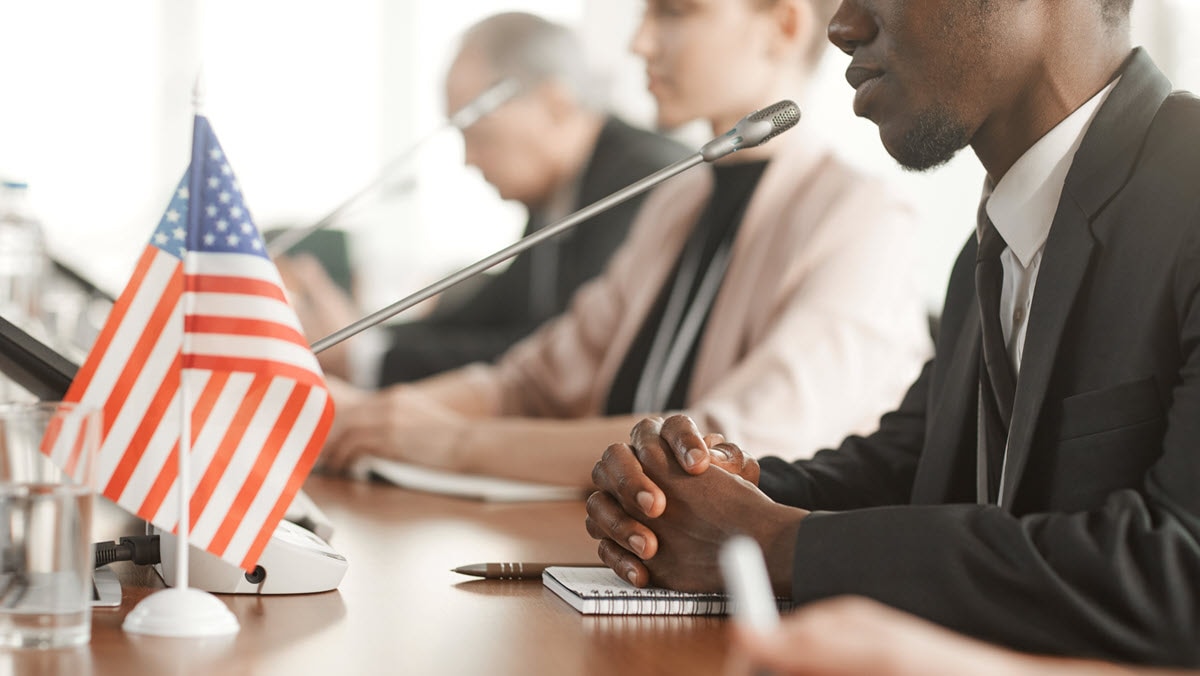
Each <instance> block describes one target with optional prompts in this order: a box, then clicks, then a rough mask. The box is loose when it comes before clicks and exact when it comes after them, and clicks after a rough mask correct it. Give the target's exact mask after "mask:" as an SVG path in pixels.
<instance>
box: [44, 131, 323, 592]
mask: <svg viewBox="0 0 1200 676" xmlns="http://www.w3.org/2000/svg"><path fill="white" fill-rule="evenodd" d="M181 385H182V387H181ZM66 399H67V400H68V401H83V402H85V403H89V404H92V405H95V406H97V407H100V408H102V410H103V425H104V430H103V441H102V444H101V448H100V452H99V453H98V455H97V458H96V462H95V468H94V471H95V477H96V478H95V480H96V482H97V483H96V485H97V487H99V488H101V490H102V492H103V494H104V495H105V496H106V497H108V498H109V499H111V500H113V501H114V502H116V503H117V504H119V505H121V506H123V507H125V508H126V509H128V510H129V511H131V512H133V513H135V514H137V515H138V516H139V517H141V518H144V519H147V520H149V521H151V522H152V523H154V524H155V525H157V526H159V527H160V528H163V529H165V530H169V531H176V529H177V526H178V523H179V516H180V513H179V496H178V490H179V486H178V485H177V483H178V482H176V480H175V479H176V476H177V474H178V467H177V465H178V456H177V452H178V451H179V448H180V444H179V440H180V438H181V437H182V434H183V430H184V425H183V423H184V420H183V418H182V415H181V411H182V410H183V408H182V407H186V410H187V413H188V423H189V424H188V427H189V428H190V435H189V437H190V442H191V443H190V454H189V458H190V462H189V465H188V467H189V469H188V473H189V474H190V481H189V483H190V484H191V485H190V486H188V490H189V492H190V494H191V498H190V507H189V509H188V515H189V523H190V524H191V527H190V536H189V541H190V543H191V544H192V545H194V546H197V547H201V548H203V549H206V550H207V551H209V552H211V553H213V554H216V555H217V556H220V557H222V558H224V559H225V560H227V561H230V562H231V563H234V564H235V565H238V566H240V567H241V568H243V569H245V570H247V571H249V570H253V569H254V566H255V564H256V562H257V560H258V557H259V555H260V554H261V553H262V550H263V548H264V547H265V546H266V544H267V541H268V540H269V539H270V537H271V534H272V533H273V532H274V529H275V526H276V525H277V524H278V523H279V520H280V519H281V518H282V517H283V514H284V512H285V511H286V509H287V507H288V506H289V505H290V504H291V501H292V498H293V497H294V496H295V494H296V492H297V491H298V490H299V489H300V486H301V484H302V483H303V482H304V479H305V477H307V476H308V472H309V470H310V469H311V468H312V465H313V463H314V461H315V460H316V457H317V454H318V453H319V452H320V449H321V445H322V444H323V443H324V441H325V437H326V435H327V434H328V433H329V426H330V424H331V423H332V421H333V402H332V400H331V399H330V396H329V392H328V390H327V389H326V386H325V380H324V377H323V375H322V373H321V369H320V367H319V366H318V365H317V360H316V357H315V356H314V355H313V353H312V352H311V351H310V350H309V348H308V345H307V343H306V342H305V340H304V336H303V333H302V332H301V330H300V325H299V321H298V320H297V319H296V315H295V313H294V312H293V311H292V309H291V307H290V306H289V305H288V302H287V299H286V298H285V296H284V292H283V284H282V282H281V280H280V277H279V272H278V270H277V269H276V268H275V265H274V264H273V263H272V262H271V260H270V258H268V257H267V255H266V247H265V246H264V244H263V240H262V238H261V237H260V236H259V233H258V229H257V228H256V227H255V225H254V222H253V221H252V220H251V218H250V213H249V212H248V211H247V210H246V206H245V204H244V203H243V201H242V194H241V189H240V187H239V186H238V182H237V179H236V178H235V177H234V175H233V170H232V169H230V167H229V163H228V161H227V160H226V158H225V153H224V151H223V150H222V149H221V146H220V144H219V143H218V142H217V139H216V136H215V135H214V134H213V132H212V128H211V127H210V126H209V123H208V120H207V119H205V118H204V117H203V116H197V117H196V122H195V133H194V137H193V150H192V163H191V166H190V167H189V169H188V171H187V173H185V174H184V177H183V180H181V181H180V182H179V186H178V187H177V188H176V190H175V193H174V195H173V196H172V198H171V202H170V204H169V205H168V207H167V211H166V213H165V214H164V215H163V217H162V220H161V221H160V222H159V224H158V228H157V229H156V230H155V231H154V234H153V235H152V236H151V237H150V242H149V244H148V245H147V246H146V249H145V251H144V252H143V253H142V256H141V259H140V260H139V261H138V263H137V267H136V269H135V271H134V273H133V277H132V279H131V280H130V282H129V284H128V286H127V287H126V288H125V290H124V292H123V293H122V294H121V296H120V298H118V300H117V303H116V305H115V306H114V307H113V310H112V313H111V315H110V316H109V318H108V321H107V323H106V324H105V326H104V328H103V330H102V331H101V333H100V336H99V338H98V339H97V340H96V343H95V346H94V347H93V348H92V351H91V353H90V354H89V355H88V358H87V360H86V361H85V362H84V364H83V366H82V367H81V368H80V370H79V373H78V375H77V376H76V377H75V380H74V382H73V383H72V385H71V388H70V390H69V391H68V392H67V396H66Z"/></svg>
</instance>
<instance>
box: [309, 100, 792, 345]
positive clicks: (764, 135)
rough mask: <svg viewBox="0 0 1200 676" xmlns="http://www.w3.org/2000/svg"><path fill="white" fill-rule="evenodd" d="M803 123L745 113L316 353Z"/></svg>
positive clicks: (780, 110)
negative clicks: (682, 154)
mask: <svg viewBox="0 0 1200 676" xmlns="http://www.w3.org/2000/svg"><path fill="white" fill-rule="evenodd" d="M799 121H800V107H799V106H797V105H796V104H795V103H794V102H792V101H787V100H784V101H780V102H779V103H776V104H773V105H771V106H768V107H766V108H763V109H762V110H756V111H754V112H753V113H750V114H749V115H747V116H746V117H744V118H742V119H741V120H740V121H738V123H737V124H736V125H734V126H733V129H730V130H729V131H728V132H725V133H724V134H722V135H721V136H718V137H717V138H715V139H713V140H712V141H709V142H708V143H706V144H704V146H703V147H701V148H700V150H699V151H697V152H696V154H694V155H692V156H691V157H688V158H685V159H682V160H680V161H678V162H676V163H675V164H672V165H671V166H669V167H666V168H665V169H660V170H658V171H657V172H655V173H653V174H651V175H649V176H647V177H646V178H643V179H642V180H640V181H638V182H636V183H633V184H631V185H628V186H626V187H624V188H622V189H620V190H618V191H617V192H615V193H613V194H611V195H609V196H608V197H605V198H603V199H601V200H599V201H597V202H593V203H592V204H590V205H588V206H586V207H584V208H582V209H580V210H579V211H576V212H575V213H573V214H571V215H569V216H567V217H566V218H563V219H561V220H559V221H557V222H555V223H553V224H551V225H548V226H546V227H544V228H542V229H540V230H538V231H537V232H534V233H533V234H531V235H529V236H527V237H524V238H522V239H520V240H518V241H517V242H515V243H513V244H511V245H509V246H507V247H505V248H503V249H501V250H499V251H497V252H496V253H494V254H492V255H490V256H488V257H487V258H484V259H482V260H480V261H478V262H476V263H472V264H471V265H468V266H467V267H465V268H463V269H461V270H459V271H458V272H455V273H454V274H451V275H448V276H446V277H443V278H442V279H440V280H438V281H436V282H434V283H433V284H430V285H429V286H427V287H425V288H424V289H421V290H420V291H417V292H416V293H413V294H411V295H409V296H407V297H405V298H402V299H400V300H398V301H396V302H395V303H392V304H391V305H389V306H387V307H385V308H383V309H381V310H377V311H375V312H373V313H371V314H369V315H367V316H366V317H363V318H362V319H360V320H358V321H356V322H354V323H353V324H350V325H349V326H346V327H344V328H342V329H339V330H337V331H335V332H333V333H331V334H329V335H328V336H325V337H324V338H322V339H320V340H318V341H316V342H315V343H313V344H312V345H311V348H312V351H313V352H314V353H318V352H321V351H322V350H325V349H327V348H330V347H333V346H334V345H337V344H338V343H340V342H342V341H343V340H346V339H347V338H349V337H351V336H353V335H356V334H358V333H360V332H362V331H365V330H367V329H369V328H371V327H372V326H375V325H376V324H379V323H380V322H383V321H384V320H386V319H389V318H391V317H393V316H394V315H396V314H398V313H400V312H403V311H404V310H407V309H408V308H410V307H412V306H414V305H416V304H417V303H420V302H421V301H423V300H425V299H427V298H430V297H432V296H435V295H437V294H438V293H441V292H442V291H444V290H445V289H447V288H449V287H451V286H454V285H455V284H457V283H459V282H461V281H463V280H464V279H467V278H468V277H473V276H475V275H477V274H479V273H480V272H483V271H484V270H487V269H488V268H490V267H492V266H494V265H496V264H498V263H501V262H503V261H506V260H508V259H509V258H512V257H513V256H516V255H517V254H519V253H521V252H522V251H525V250H526V249H528V248H530V247H532V246H533V245H535V244H537V243H539V242H541V241H542V240H545V239H548V238H550V237H553V236H555V235H557V234H559V233H561V232H563V231H564V230H567V229H568V228H572V227H574V226H576V225H578V224H579V223H581V222H583V221H585V220H587V219H589V218H591V217H592V216H595V215H596V214H598V213H601V212H603V211H607V210H608V209H611V208H613V207H615V206H616V205H618V204H620V203H622V202H624V201H626V200H628V199H630V198H631V197H635V196H637V195H639V194H641V193H643V192H645V191H647V190H649V189H650V188H653V187H654V186H656V185H658V184H659V183H662V182H663V181H665V180H667V179H668V178H671V177H672V176H675V175H676V174H681V173H683V172H684V171H687V170H688V169H691V168H692V167H694V166H696V165H697V164H701V163H703V162H715V161H717V160H719V159H721V158H722V157H725V156H727V155H730V154H733V153H735V152H737V151H739V150H745V149H747V148H753V147H755V146H758V145H761V144H763V143H765V142H767V141H768V140H770V139H772V138H774V137H776V136H778V135H779V134H780V133H782V132H784V131H787V130H788V129H790V128H792V127H793V126H795V125H796V123H797V122H799Z"/></svg>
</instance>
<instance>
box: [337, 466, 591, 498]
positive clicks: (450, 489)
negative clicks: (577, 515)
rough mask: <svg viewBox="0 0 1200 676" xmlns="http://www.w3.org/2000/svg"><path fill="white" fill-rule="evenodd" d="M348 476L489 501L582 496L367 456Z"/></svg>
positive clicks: (564, 489)
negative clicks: (374, 479)
mask: <svg viewBox="0 0 1200 676" xmlns="http://www.w3.org/2000/svg"><path fill="white" fill-rule="evenodd" d="M350 473H351V475H352V476H355V477H357V478H360V479H366V478H369V477H372V476H374V477H378V478H380V479H382V480H384V481H387V482H388V483H391V484H394V485H396V486H400V487H401V488H411V489H413V490H419V491H426V492H429V493H438V494H441V495H452V496H455V497H460V498H471V499H474V500H485V501H489V502H540V501H549V500H579V499H582V498H583V497H584V493H585V491H584V490H583V489H582V488H577V487H574V486H558V485H554V484H543V483H535V482H532V481H518V480H516V479H501V478H498V477H490V476H483V475H479V474H460V473H457V472H447V471H444V470H438V469H433V468H431V467H423V466H421V465H413V464H410V463H406V462H398V461H396V460H386V459H384V458H374V457H369V456H368V457H364V458H362V459H361V460H359V461H358V462H357V463H355V465H354V467H353V468H352V469H351V472H350Z"/></svg>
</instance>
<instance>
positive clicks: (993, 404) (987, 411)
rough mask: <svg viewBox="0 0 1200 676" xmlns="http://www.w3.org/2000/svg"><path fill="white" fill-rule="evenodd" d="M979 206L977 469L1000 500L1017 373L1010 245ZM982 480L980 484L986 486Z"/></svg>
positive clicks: (989, 497)
mask: <svg viewBox="0 0 1200 676" xmlns="http://www.w3.org/2000/svg"><path fill="white" fill-rule="evenodd" d="M979 211H980V221H981V225H982V226H983V234H982V236H981V237H980V241H979V250H978V253H977V256H976V258H975V292H976V294H977V295H978V297H979V312H980V317H979V318H980V327H981V331H982V333H983V351H982V353H983V358H982V360H981V362H982V363H981V364H980V367H979V382H980V388H979V413H980V418H981V419H980V428H979V429H980V434H979V444H980V448H979V454H978V461H979V463H980V465H981V466H980V467H979V468H978V471H980V472H983V471H984V470H985V468H986V475H985V476H986V486H987V501H988V502H990V503H995V502H996V497H997V495H998V494H999V489H1000V474H1001V472H1002V469H1003V467H1004V450H1005V446H1006V445H1007V444H1008V426H1009V424H1010V423H1011V422H1012V409H1013V396H1014V394H1015V393H1016V376H1015V375H1014V371H1013V367H1012V362H1011V361H1010V360H1009V357H1008V348H1007V347H1006V346H1005V341H1004V331H1003V329H1001V328H1000V289H1001V287H1002V286H1003V284H1004V269H1003V267H1002V266H1001V265H1000V253H1001V252H1002V251H1004V248H1005V246H1006V245H1005V243H1004V238H1003V237H1001V236H1000V233H998V232H996V227H995V226H994V225H992V222H991V220H989V219H988V218H987V213H986V211H985V210H984V209H983V208H980V210H979ZM982 481H983V479H981V483H980V485H981V486H982V485H984V484H983V483H982ZM980 497H981V498H982V497H983V496H982V495H981V496H980Z"/></svg>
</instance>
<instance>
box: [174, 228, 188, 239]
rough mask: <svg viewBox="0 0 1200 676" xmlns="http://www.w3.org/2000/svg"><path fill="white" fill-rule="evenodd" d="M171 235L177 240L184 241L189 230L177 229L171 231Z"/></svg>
mask: <svg viewBox="0 0 1200 676" xmlns="http://www.w3.org/2000/svg"><path fill="white" fill-rule="evenodd" d="M171 234H172V235H174V236H175V239H178V240H182V239H183V238H184V237H185V236H187V230H184V229H183V228H175V229H174V230H172V231H171Z"/></svg>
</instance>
